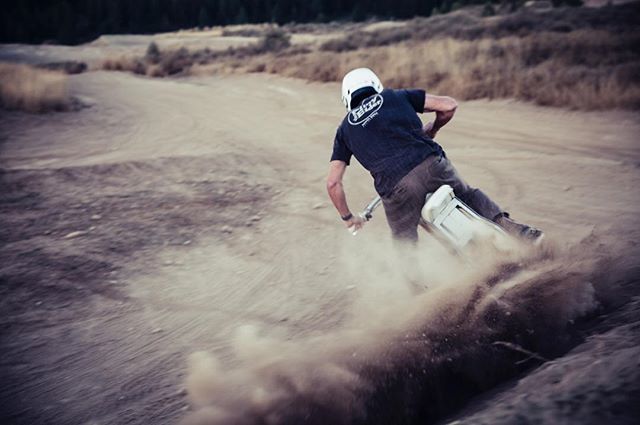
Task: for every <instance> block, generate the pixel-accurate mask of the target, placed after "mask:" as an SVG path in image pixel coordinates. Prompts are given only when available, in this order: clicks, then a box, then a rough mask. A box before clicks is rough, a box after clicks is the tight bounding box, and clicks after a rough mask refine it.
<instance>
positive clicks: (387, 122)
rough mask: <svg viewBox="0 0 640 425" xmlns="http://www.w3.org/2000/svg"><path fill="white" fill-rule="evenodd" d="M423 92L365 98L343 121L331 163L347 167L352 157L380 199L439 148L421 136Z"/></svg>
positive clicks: (388, 92)
mask: <svg viewBox="0 0 640 425" xmlns="http://www.w3.org/2000/svg"><path fill="white" fill-rule="evenodd" d="M424 99H425V92H424V90H388V89H387V90H383V91H382V93H380V94H377V93H376V94H374V95H372V96H369V97H367V98H366V99H365V100H364V101H363V102H362V103H361V104H360V106H358V107H357V108H355V109H353V110H351V112H349V113H348V114H347V116H346V117H345V118H344V120H343V121H342V123H341V124H340V127H338V131H337V132H336V138H335V141H334V143H333V154H332V155H331V160H332V161H334V160H340V161H344V162H346V163H347V165H348V164H349V162H350V160H351V156H352V155H354V156H355V157H356V159H357V160H358V162H360V164H362V166H363V167H364V168H366V169H367V170H369V172H370V173H371V175H372V176H373V179H374V183H375V188H376V191H377V192H378V194H380V195H381V196H385V195H388V194H389V193H391V190H392V189H393V187H394V186H395V185H396V184H397V183H398V182H399V181H400V180H401V179H402V178H403V177H404V176H406V175H407V174H408V173H409V171H411V170H412V169H413V168H415V167H416V166H417V165H418V164H420V163H421V162H422V161H424V160H425V159H426V158H427V157H428V156H429V155H433V154H435V153H441V152H442V148H441V147H440V145H438V144H437V143H436V142H434V141H433V140H432V139H430V138H429V137H428V136H426V135H425V134H424V133H423V132H422V121H420V118H419V117H418V115H416V112H419V113H423V112H424Z"/></svg>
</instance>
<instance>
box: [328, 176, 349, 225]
mask: <svg viewBox="0 0 640 425" xmlns="http://www.w3.org/2000/svg"><path fill="white" fill-rule="evenodd" d="M327 192H329V198H331V202H333V205H334V206H335V207H336V209H337V210H338V213H339V214H340V216H341V217H345V216H347V215H349V214H350V213H351V211H350V210H349V206H348V205H347V197H346V195H345V193H344V188H343V187H342V182H328V183H327Z"/></svg>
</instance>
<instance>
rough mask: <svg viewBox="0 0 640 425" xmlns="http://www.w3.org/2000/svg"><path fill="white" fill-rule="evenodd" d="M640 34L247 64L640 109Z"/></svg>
mask: <svg viewBox="0 0 640 425" xmlns="http://www.w3.org/2000/svg"><path fill="white" fill-rule="evenodd" d="M638 45H640V35H638V34H627V35H625V36H620V35H615V34H611V33H608V32H599V31H586V30H581V31H574V32H571V33H567V34H561V33H542V34H536V35H530V36H526V37H504V38H499V39H488V38H483V39H480V40H477V41H466V40H456V39H451V38H446V39H435V40H432V41H425V42H415V41H408V42H403V43H400V44H395V45H393V46H382V47H373V48H369V49H359V50H355V51H346V52H326V51H324V52H323V51H320V52H314V53H312V54H306V55H296V56H289V57H282V56H281V57H273V56H264V57H262V58H253V60H252V61H250V62H251V65H247V70H249V71H252V70H259V71H264V72H269V73H274V74H280V75H285V76H289V77H296V78H303V79H307V80H314V81H340V79H341V78H342V76H343V75H344V74H345V73H346V72H347V71H349V70H350V69H352V68H354V67H360V66H367V67H371V68H372V69H374V70H375V71H376V72H377V73H378V74H379V75H380V77H381V79H382V80H383V81H384V82H385V84H386V86H388V87H423V88H425V89H427V90H428V91H430V92H432V93H437V94H447V95H451V96H455V97H458V98H460V99H478V98H507V97H511V98H516V99H521V100H526V101H532V102H535V103H537V104H540V105H553V106H562V107H569V108H573V109H585V110H590V109H608V108H630V109H637V108H640V84H639V83H640V57H639V55H638V53H637V48H636V47H635V46H638Z"/></svg>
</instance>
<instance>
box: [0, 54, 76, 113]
mask: <svg viewBox="0 0 640 425" xmlns="http://www.w3.org/2000/svg"><path fill="white" fill-rule="evenodd" d="M70 105H71V98H70V97H69V93H68V90H67V76H66V75H65V74H64V73H62V72H58V71H49V70H45V69H39V68H34V67H31V66H27V65H20V64H10V63H0V106H2V107H3V108H5V109H17V110H22V111H27V112H47V111H52V110H56V111H59V110H65V109H67V108H69V106H70Z"/></svg>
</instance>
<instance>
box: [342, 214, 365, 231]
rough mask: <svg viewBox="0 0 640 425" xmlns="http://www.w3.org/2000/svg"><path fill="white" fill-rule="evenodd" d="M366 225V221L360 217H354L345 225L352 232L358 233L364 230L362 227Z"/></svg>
mask: <svg viewBox="0 0 640 425" xmlns="http://www.w3.org/2000/svg"><path fill="white" fill-rule="evenodd" d="M364 223H366V220H365V219H364V218H362V217H360V216H359V215H354V216H353V217H351V218H350V219H349V220H347V221H345V225H346V226H347V229H349V230H350V231H352V232H357V231H358V230H360V229H362V226H364Z"/></svg>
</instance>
